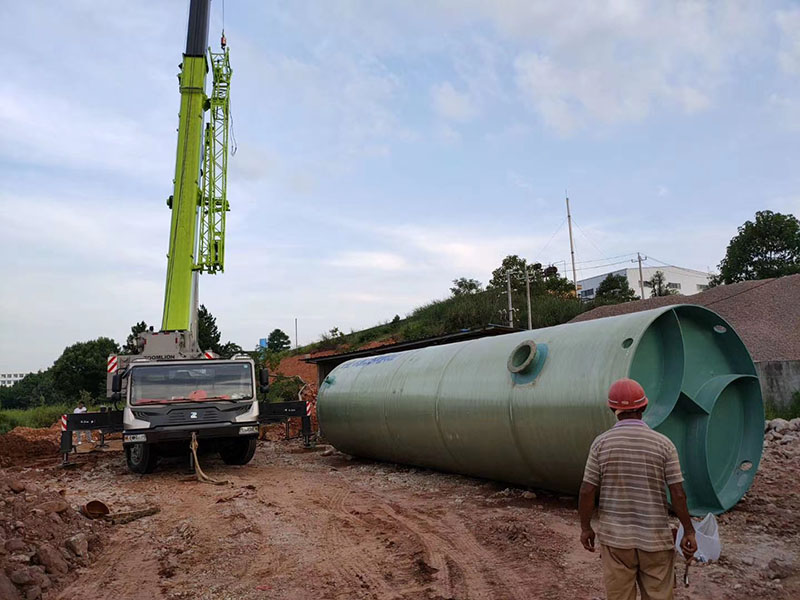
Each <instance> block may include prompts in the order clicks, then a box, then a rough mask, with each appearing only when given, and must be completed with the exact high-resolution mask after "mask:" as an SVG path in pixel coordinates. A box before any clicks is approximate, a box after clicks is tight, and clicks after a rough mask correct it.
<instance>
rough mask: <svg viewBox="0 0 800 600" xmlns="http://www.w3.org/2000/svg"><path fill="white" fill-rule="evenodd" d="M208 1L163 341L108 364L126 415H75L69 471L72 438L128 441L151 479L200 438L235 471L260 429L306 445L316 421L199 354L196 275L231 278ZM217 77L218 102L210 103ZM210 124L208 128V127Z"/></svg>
mask: <svg viewBox="0 0 800 600" xmlns="http://www.w3.org/2000/svg"><path fill="white" fill-rule="evenodd" d="M210 4H211V2H210V0H191V2H190V7H189V24H188V32H187V36H186V51H185V53H184V54H183V62H182V64H181V66H180V69H181V72H180V74H179V76H178V80H179V82H180V93H181V104H180V113H179V125H178V147H177V155H176V160H175V180H174V191H173V194H172V196H170V198H169V199H168V200H167V205H168V207H169V208H170V210H171V215H172V219H171V226H170V237H169V251H168V255H167V280H166V287H165V294H164V312H163V320H162V324H161V330H160V331H152V328H151V330H150V331H146V332H144V333H142V334H140V336H139V337H138V339H137V346H138V349H139V353H138V354H133V355H112V356H110V357H109V358H108V376H107V397H108V399H109V400H110V401H111V402H112V403H113V404H114V406H115V407H116V406H117V405H118V403H124V408H123V409H122V410H109V411H103V412H99V413H84V414H72V415H67V416H66V419H64V420H62V437H61V451H62V454H63V456H64V462H65V463H66V462H68V456H69V452H70V451H71V450H72V449H73V447H72V432H73V431H76V430H86V429H90V430H99V431H100V432H101V433H102V434H103V435H105V433H109V432H114V431H122V434H123V437H122V439H123V447H124V449H125V456H126V461H127V464H128V468H129V469H130V470H131V471H133V472H136V473H149V472H151V471H152V470H153V469H154V468H155V466H156V463H157V461H158V457H159V455H163V454H175V453H179V452H184V451H186V449H187V448H188V442H189V440H191V439H192V438H195V439H197V440H202V441H203V446H204V448H208V447H211V448H212V449H215V450H217V451H218V452H219V454H220V456H221V458H222V459H223V460H224V461H225V462H226V463H228V464H234V465H242V464H246V463H247V462H249V461H250V460H251V459H252V457H253V454H254V452H255V450H256V443H257V438H258V426H259V423H265V422H270V421H279V420H285V419H286V418H288V417H300V418H301V420H302V432H303V437H304V440H305V443H306V445H309V443H310V437H311V431H310V419H309V417H308V416H307V411H306V405H305V403H304V402H302V401H297V402H276V403H268V402H259V401H258V397H257V390H260V391H261V392H262V393H265V392H266V391H267V388H268V385H269V374H268V372H267V371H266V369H258V368H257V366H256V364H255V362H254V361H253V359H252V358H250V357H249V356H248V355H246V354H240V355H235V356H233V357H232V358H230V359H219V358H217V357H215V356H214V355H213V354H212V353H210V352H202V351H201V349H200V348H199V346H198V342H197V339H198V335H197V306H198V274H199V273H201V272H206V273H212V274H213V273H217V272H222V271H223V269H224V258H225V216H226V213H227V211H228V210H229V205H228V200H227V164H228V131H229V115H230V104H229V103H230V100H229V92H230V81H231V75H232V70H231V66H230V60H229V51H228V49H227V47H226V40H225V33H224V31H223V33H222V37H221V47H222V50H221V51H220V52H213V51H212V50H211V49H210V48H208V26H209V14H210V8H211V6H210ZM209 71H210V72H211V74H212V92H211V96H207V95H206V93H205V87H206V85H205V84H206V76H207V73H208V72H209ZM206 114H208V119H206Z"/></svg>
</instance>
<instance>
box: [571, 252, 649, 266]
mask: <svg viewBox="0 0 800 600" xmlns="http://www.w3.org/2000/svg"><path fill="white" fill-rule="evenodd" d="M635 254H636V252H628V253H627V254H617V255H616V256H606V257H604V258H593V259H591V260H578V261H575V264H576V265H582V264H586V263H591V262H602V261H604V260H614V259H615V258H626V257H628V256H634V255H635Z"/></svg>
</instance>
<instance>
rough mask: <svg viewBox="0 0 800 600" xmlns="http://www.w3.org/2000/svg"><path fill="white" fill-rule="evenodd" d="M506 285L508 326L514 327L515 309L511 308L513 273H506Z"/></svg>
mask: <svg viewBox="0 0 800 600" xmlns="http://www.w3.org/2000/svg"><path fill="white" fill-rule="evenodd" d="M506 285H507V286H508V326H509V327H514V309H513V308H512V306H511V271H506Z"/></svg>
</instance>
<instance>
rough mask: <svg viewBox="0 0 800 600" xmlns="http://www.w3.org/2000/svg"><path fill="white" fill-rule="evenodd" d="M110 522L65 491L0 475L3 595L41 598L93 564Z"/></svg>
mask: <svg viewBox="0 0 800 600" xmlns="http://www.w3.org/2000/svg"><path fill="white" fill-rule="evenodd" d="M106 527H108V525H107V524H106V523H105V522H103V521H92V520H89V519H87V518H86V517H84V516H83V515H81V514H80V513H78V512H77V511H76V510H75V509H74V508H73V507H71V506H70V504H69V503H68V502H67V501H66V500H65V492H61V493H59V492H54V491H48V490H44V489H43V488H41V487H40V486H38V485H37V484H35V483H32V482H23V481H22V480H20V479H15V478H13V477H12V476H8V475H6V476H3V475H0V598H3V600H22V599H24V600H38V599H39V598H41V597H42V594H43V593H44V592H46V591H47V590H49V589H53V588H57V587H59V583H60V582H61V581H62V580H64V579H65V578H67V577H68V575H69V573H70V572H72V571H74V570H75V569H77V568H80V567H86V566H88V565H89V564H90V562H91V560H92V557H93V554H94V553H96V552H97V551H98V550H99V548H100V540H101V534H102V532H103V531H104V529H105V528H106Z"/></svg>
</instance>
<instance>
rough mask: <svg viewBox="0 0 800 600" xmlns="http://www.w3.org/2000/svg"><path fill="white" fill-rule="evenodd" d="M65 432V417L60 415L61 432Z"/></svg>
mask: <svg viewBox="0 0 800 600" xmlns="http://www.w3.org/2000/svg"><path fill="white" fill-rule="evenodd" d="M66 430H67V415H61V431H66Z"/></svg>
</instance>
